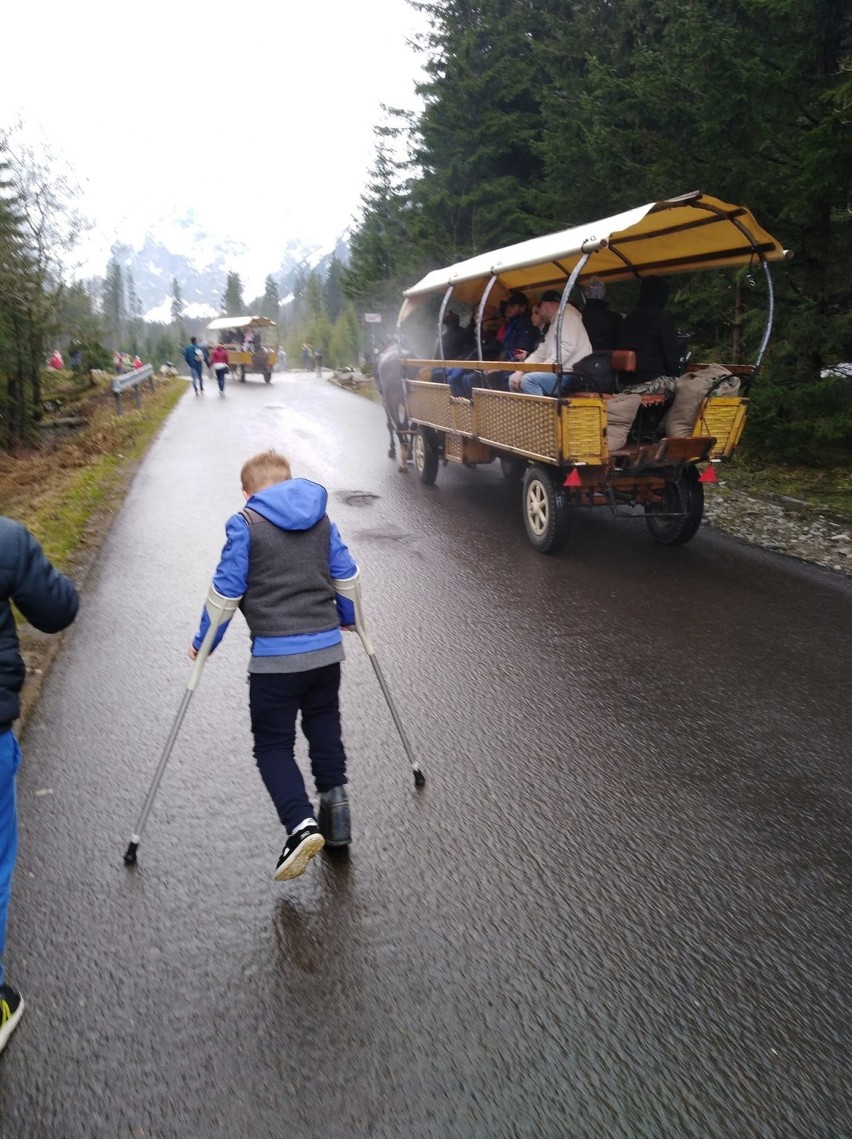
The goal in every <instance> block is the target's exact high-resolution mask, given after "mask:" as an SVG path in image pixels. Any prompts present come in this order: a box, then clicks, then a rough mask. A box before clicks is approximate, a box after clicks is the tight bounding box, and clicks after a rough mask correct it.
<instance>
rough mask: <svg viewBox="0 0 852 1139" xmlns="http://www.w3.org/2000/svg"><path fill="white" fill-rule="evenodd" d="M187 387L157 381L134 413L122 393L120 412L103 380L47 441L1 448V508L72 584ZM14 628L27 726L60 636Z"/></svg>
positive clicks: (68, 404)
mask: <svg viewBox="0 0 852 1139" xmlns="http://www.w3.org/2000/svg"><path fill="white" fill-rule="evenodd" d="M185 391H186V384H185V383H184V382H183V381H181V380H178V379H165V380H159V379H158V380H157V382H156V387H155V389H154V391H153V392H152V391H151V390H150V388H148V389H147V390H146V391H145V392H144V394H143V395H142V406H141V408H140V409H139V410H138V411H137V410H136V408H135V407H134V408H130V407H127V404H128V403H130V402H131V401H130V400H129V399H128V398H127V397H125V401H124V402H125V410H124V412H123V414H121V415H117V414H116V413H115V404H114V399H113V396H112V393H111V392H110V391H109V386H108V378H105V379H104V380H103V381H101V383H100V384H99V385H98V386H97V387H95V388H92V389H88V390H86V391H85V392H82V393H76V394H75V396H74V398H73V399H68V400H65V401H63V403H62V406H61V412H62V418H61V419H60V420H57V419H55V418H54V419H53V420H52V421H51V420H49V419H48V420H47V422H46V424H45V427H44V431H45V432H49V434H50V435H51V436H53V438H52V439H51V441H50V442H49V443H44V444H42V445H40V446H37V447H34V448H28V449H24V448H18V449H16V450H15V451H14V452H11V453H6V452H0V513H2V514H5V515H6V516H7V517H9V518H14V519H16V520H17V521H19V522H23V523H24V525H26V526H27V528H28V529H29V530H30V531H31V532H32V533H33V534H34V535H35V537H36V538H37V539H38V540H39V542H40V543H41V545H42V548H43V549H44V552H45V553H46V554H47V556H48V558H50V560H51V561H52V562H53V564H54V565H55V566H57V567H58V568H59V569H61V570H63V572H65V573H67V574H68V575H69V576H70V577H71V578H72V580H73V581H74V582H75V584H76V585H78V586H80V585H81V584H82V582H83V581H84V580H85V577H86V574H87V573H88V571H89V569H90V567H91V565H92V563H93V561H94V559H95V556H96V554H97V552H98V550H99V549H100V547H101V545H102V543H103V539H104V537H105V535H106V532H107V531H108V529H109V527H110V524H111V522H112V519H113V518H114V517H115V515H116V513H117V512H118V510H119V508H120V507H121V503H122V501H123V500H124V495H125V493H126V491H127V487H128V486H129V484H130V481H131V479H132V478H133V475H134V473H135V471H136V468H137V465H138V462H139V460H140V458H141V457H142V456H143V455H144V454H145V452H146V451H147V449H148V447H149V445H150V443H151V441H152V439H153V438H154V436H155V435H156V434H157V432H158V431H159V429H160V427H161V426H162V424H163V421H164V420H165V419H166V417H167V416H168V414H169V412H170V411H171V410H172V408H173V407H174V405H175V403H176V402H177V401H178V400H179V399H180V397H181V396H182V395H183V394H184V392H185ZM69 413H70V414H69ZM65 425H68V426H67V427H66V426H65ZM18 632H19V637H20V641H21V653H22V655H23V657H24V661H25V662H26V665H27V684H26V685H25V687H24V691H23V694H22V696H23V702H22V706H23V712H22V723H25V722H26V718H27V716H28V714H29V712H30V711H31V709H32V707H33V705H34V703H35V701H36V699H37V698H38V693H39V690H40V687H41V682H42V679H43V677H44V675H45V673H46V671H47V669H48V668H49V666H50V662H51V661H52V660H53V657H54V656H55V654H56V650H57V648H58V646H59V643H60V638H59V637H47V636H44V635H43V634H40V633H38V632H36V631H35V630H34V629H32V628H30V626H28V625H25V624H23V623H20V622H19V629H18Z"/></svg>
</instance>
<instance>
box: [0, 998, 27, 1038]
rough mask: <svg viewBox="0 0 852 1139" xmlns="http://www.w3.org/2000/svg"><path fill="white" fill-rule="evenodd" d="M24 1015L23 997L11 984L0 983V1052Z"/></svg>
mask: <svg viewBox="0 0 852 1139" xmlns="http://www.w3.org/2000/svg"><path fill="white" fill-rule="evenodd" d="M23 1015H24V998H23V997H22V996H21V994H20V993H19V992H18V990H17V989H13V988H12V986H11V985H0V1052H2V1051H3V1049H4V1048H5V1047H6V1041H7V1040H8V1039H9V1037H10V1036H11V1035H12V1033H13V1032H14V1031H15V1029H16V1028H17V1027H18V1021H19V1020H20V1019H21V1017H22V1016H23Z"/></svg>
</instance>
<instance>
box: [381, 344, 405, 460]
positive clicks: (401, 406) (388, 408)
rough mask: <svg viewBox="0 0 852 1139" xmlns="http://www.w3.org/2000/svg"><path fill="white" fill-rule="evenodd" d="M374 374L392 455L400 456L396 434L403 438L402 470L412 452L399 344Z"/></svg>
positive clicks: (385, 354)
mask: <svg viewBox="0 0 852 1139" xmlns="http://www.w3.org/2000/svg"><path fill="white" fill-rule="evenodd" d="M374 377H375V381H376V387H377V388H378V391H379V395H380V396H381V397H382V403H383V404H384V408H385V415H386V416H387V425H388V434H389V436H390V446H389V448H388V458H389V459H393V458H396V445H395V440H394V435H396V438H397V439H399V469H400V470H401V471H405V470H408V459H409V455H410V450H411V447H410V443H409V438H410V436H409V431H410V427H409V422H408V405H407V403H406V400H405V385H404V383H403V380H404V379H405V370H404V368H403V366H402V361H401V360H400V358H399V346H398V345H397V344H389V345H388V347H387V348H385V349H384V351H383V352H381V354H380V355H379V357H378V359H377V360H376V366H375V369H374Z"/></svg>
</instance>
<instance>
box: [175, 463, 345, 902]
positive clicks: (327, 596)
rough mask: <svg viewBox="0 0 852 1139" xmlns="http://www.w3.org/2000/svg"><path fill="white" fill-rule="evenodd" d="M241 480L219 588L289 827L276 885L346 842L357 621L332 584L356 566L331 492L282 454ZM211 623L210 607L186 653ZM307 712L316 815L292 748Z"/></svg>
mask: <svg viewBox="0 0 852 1139" xmlns="http://www.w3.org/2000/svg"><path fill="white" fill-rule="evenodd" d="M241 481H242V490H243V496H244V498H245V499H246V507H245V509H244V510H241V511H240V512H239V513H238V514H234V515H232V516H231V518H229V519H228V521H227V523H226V524H225V534H226V537H227V540H226V543H225V547H224V549H223V551H222V557H221V559H220V561H219V565H218V567H217V569H216V572H215V574H214V576H213V586H214V588H215V589H216V590H217V591H218V592H219V593H221V594H223V595H224V596H226V597H239V596H242V602H241V604H240V608H241V609H242V611H243V615H244V616H245V618H246V621H247V623H248V627H249V631H250V633H251V637H252V649H251V660H250V662H249V710H250V713H251V727H252V734H253V736H254V756H255V760H256V762H257V766H258V768H259V770H260V774H261V777H262V778H263V781H264V783H265V785H266V788H267V790H268V791H269V794H270V796H271V798H272V801H273V803H274V804H275V808H276V810H277V811H278V817H279V818H280V820H281V822H282V824H283V825H284V827H285V829H286V831H287V835H288V837H287V841H286V843H285V844H284V849H283V850H282V852H281V857H280V858H279V859H278V864H277V866H276V868H275V874H274V877H275V880H276V881H279V882H280V881H284V880H286V879H290V878H297V877H298V876H299V875H300V874H303V873H304V871H305V868H306V867H307V865H308V863H309V862H310V860H311V859H312V858H313V857H314V855H316V854H317V853H319V851H320V850H321V849H322V848H323V846H324V845H325V844H326V843H327V844H328V845H329V846H348V845H349V842H350V823H349V800H348V796H347V793H346V782H347V779H346V754H345V752H344V749H343V742H342V739H341V730H340V704H339V689H340V662H341V661H342V660H343V658H344V652H343V637H342V635H341V626H349V625H352V624H353V623H354V620H355V611H354V607H353V605H352V603H351V601H349V600H348V599H346V598H343V597H341V596H339V595H337V594H336V593H335V590H334V587H333V586H332V583H331V582H332V578H348V577H352V576H353V575H354V574H355V573H356V572H357V568H358V567H357V566H356V564H355V562H354V561H353V560H352V556H351V554H350V553H349V550H348V549H347V548H346V545H345V544H344V543H343V541H342V539H341V537H340V534H339V533H338V530H337V527H336V526H335V525H334V523H333V522H331V521H330V520H329V518H328V515H327V514H326V512H325V510H326V504H327V502H328V494H327V492H326V490H325V488H324V487H321V486H319V485H318V484H317V483H313V482H309V481H308V480H307V479H294V478H292V477H291V474H290V464H289V463H288V462H287V460H286V459H285V458H284V456H283V455H279V454H277V453H276V452H275V451H265V452H263V453H261V454H259V455H255V456H254V457H253V458H251V459H249V460H248V462H246V463H245V464H244V466H243V469H242V472H241ZM208 624H209V617H208V616H207V613H206V611H205V613H204V614H203V615H202V619H201V625H200V627H199V630H198V632H197V633H196V635H195V638H194V639H193V642H192V646H191V647H190V650H189V655H190V658H191V659H195V656H196V655H197V652H198V648H199V646H200V645H201V642H202V640H203V638H204V634H205V632H206V630H207V626H208ZM226 627H227V626H223V627H222V628H221V629H220V630H219V632H218V634H217V637H216V640H215V641H214V648H215V646H216V644H218V642H219V640H221V638H222V636H223V634H224V632H225V628H226ZM300 713H301V717H302V731H303V732H304V734H305V736H306V738H307V740H308V750H309V755H310V762H311V771H312V773H313V777H314V783H315V785H316V789H317V792H318V794H319V819H317V817H316V815H315V814H314V809H313V807H312V805H311V802H310V800H309V799H308V796H307V792H306V790H305V784H304V780H303V779H302V775H301V772H300V771H299V768H298V765H297V764H296V760H295V755H294V747H295V742H296V719H297V716H298V715H299V714H300Z"/></svg>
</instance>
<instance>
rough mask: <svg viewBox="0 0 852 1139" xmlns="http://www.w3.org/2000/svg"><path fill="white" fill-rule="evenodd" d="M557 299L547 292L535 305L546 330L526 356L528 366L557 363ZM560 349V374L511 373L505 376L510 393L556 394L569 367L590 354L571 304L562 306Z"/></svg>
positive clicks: (583, 330)
mask: <svg viewBox="0 0 852 1139" xmlns="http://www.w3.org/2000/svg"><path fill="white" fill-rule="evenodd" d="M561 300H562V296H561V294H560V293H559V292H557V290H556V289H548V291H547V292H546V293H544V294H542V298H541V300H540V302H539V306H540V308H541V312H542V315H543V317H544V319H545V320H546V321H547V322H548V326H549V327H548V329H547V335H546V336H545V338H544V340H543V341H542V342H541V344H540V345H539V346H538V348H536V349H534V350H533V351H532V352H530V354H529V356H527V358H526V362H527V363H528V364H529V363H535V364H555V363H556V362H557V352H556V315H557V313H558V312H559V304H560V301H561ZM561 347H562V352H561V359H560V360H559V364H560V367H561V369H562V371H561V373H560V374H557V373H556V372H512V374H511V376H510V377H509V388H510V390H511V391H516V392H517V391H521V392H526V393H527V395H556V392H557V384H558V383H559V382H560V380H561V379H564V377H565V376H566V375H570V373H571V367H572V365H574V364H576V363H577V361H578V360H582V359H584V357H586V356H589V355H591V352H592V344H591V341H590V340H589V334H588V333H587V332H586V329H585V326H584V324H583V318H582V317H581V316H580V313H579V312H578V311H577V309H575V308H574V306H573V305H566V306H565V311H564V313H563V314H562V338H561Z"/></svg>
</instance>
